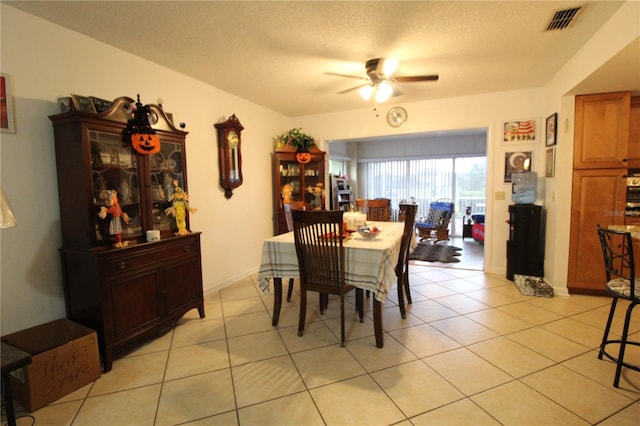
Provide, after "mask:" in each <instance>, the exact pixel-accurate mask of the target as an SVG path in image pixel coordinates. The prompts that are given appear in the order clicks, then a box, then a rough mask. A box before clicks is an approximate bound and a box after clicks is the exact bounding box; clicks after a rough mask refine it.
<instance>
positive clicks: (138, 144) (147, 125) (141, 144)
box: [123, 95, 161, 155]
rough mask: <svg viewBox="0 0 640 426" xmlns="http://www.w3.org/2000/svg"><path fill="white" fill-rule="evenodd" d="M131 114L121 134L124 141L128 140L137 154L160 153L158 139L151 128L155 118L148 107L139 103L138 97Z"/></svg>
mask: <svg viewBox="0 0 640 426" xmlns="http://www.w3.org/2000/svg"><path fill="white" fill-rule="evenodd" d="M132 113H133V117H131V118H130V119H129V121H128V122H127V127H126V128H125V129H124V132H123V137H124V140H125V141H127V139H128V140H130V141H131V146H132V147H133V149H135V150H136V152H138V153H139V154H143V155H150V154H156V153H158V152H160V147H161V146H160V138H159V137H158V135H156V131H155V130H153V128H152V127H151V124H153V122H154V121H153V119H154V117H155V116H154V114H152V113H151V109H150V108H149V105H142V104H141V103H140V95H138V101H137V102H136V105H135V108H134V109H133V111H132Z"/></svg>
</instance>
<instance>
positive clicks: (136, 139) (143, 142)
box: [131, 133, 160, 155]
mask: <svg viewBox="0 0 640 426" xmlns="http://www.w3.org/2000/svg"><path fill="white" fill-rule="evenodd" d="M131 144H132V146H133V149H135V150H136V151H137V152H139V153H140V154H145V155H149V154H155V153H157V152H160V138H159V137H158V135H156V134H150V133H134V134H132V135H131Z"/></svg>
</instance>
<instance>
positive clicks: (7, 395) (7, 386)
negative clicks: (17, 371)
mask: <svg viewBox="0 0 640 426" xmlns="http://www.w3.org/2000/svg"><path fill="white" fill-rule="evenodd" d="M10 382H11V378H10V377H9V373H2V388H3V390H4V399H5V407H6V410H7V424H8V425H9V426H16V412H15V411H14V409H13V393H12V392H11V383H10Z"/></svg>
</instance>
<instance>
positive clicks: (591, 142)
mask: <svg viewBox="0 0 640 426" xmlns="http://www.w3.org/2000/svg"><path fill="white" fill-rule="evenodd" d="M630 112H631V94H630V92H616V93H604V94H598V95H585V96H576V103H575V133H574V141H575V144H574V153H573V168H574V169H594V168H599V169H612V168H627V167H628V160H629V118H630Z"/></svg>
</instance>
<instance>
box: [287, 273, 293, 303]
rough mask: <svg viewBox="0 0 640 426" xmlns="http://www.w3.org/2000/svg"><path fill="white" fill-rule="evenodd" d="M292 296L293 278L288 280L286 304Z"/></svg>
mask: <svg viewBox="0 0 640 426" xmlns="http://www.w3.org/2000/svg"><path fill="white" fill-rule="evenodd" d="M292 294H293V278H289V289H288V290H287V302H291V295H292Z"/></svg>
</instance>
